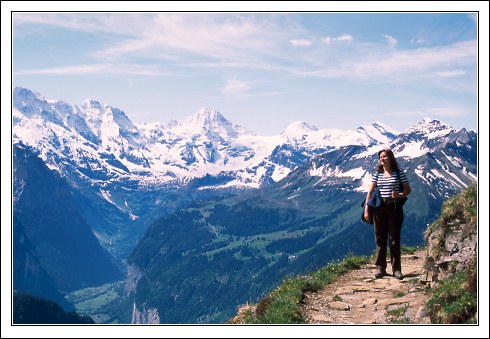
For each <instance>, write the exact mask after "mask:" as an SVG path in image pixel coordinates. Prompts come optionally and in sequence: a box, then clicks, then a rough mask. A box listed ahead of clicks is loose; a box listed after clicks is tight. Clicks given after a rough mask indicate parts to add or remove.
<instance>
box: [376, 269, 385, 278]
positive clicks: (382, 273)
mask: <svg viewBox="0 0 490 339" xmlns="http://www.w3.org/2000/svg"><path fill="white" fill-rule="evenodd" d="M385 275H386V271H385V270H384V269H382V268H378V270H377V271H376V274H375V275H374V277H375V278H376V279H381V278H383V277H384V276H385Z"/></svg>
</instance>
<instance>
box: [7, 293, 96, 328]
mask: <svg viewBox="0 0 490 339" xmlns="http://www.w3.org/2000/svg"><path fill="white" fill-rule="evenodd" d="M13 323H14V324H94V323H95V322H94V321H93V319H92V318H90V317H87V316H80V315H78V314H77V313H76V312H65V311H64V310H63V309H62V308H61V306H59V305H58V304H57V303H55V302H53V301H50V300H46V299H43V298H39V297H35V296H32V295H29V294H24V293H14V298H13Z"/></svg>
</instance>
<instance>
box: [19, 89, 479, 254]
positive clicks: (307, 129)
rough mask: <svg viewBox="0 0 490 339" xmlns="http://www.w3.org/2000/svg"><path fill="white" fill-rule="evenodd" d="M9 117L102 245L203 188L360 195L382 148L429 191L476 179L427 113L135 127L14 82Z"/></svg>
mask: <svg viewBox="0 0 490 339" xmlns="http://www.w3.org/2000/svg"><path fill="white" fill-rule="evenodd" d="M12 122H13V142H14V143H16V142H19V143H22V144H25V145H27V146H29V147H31V148H32V149H33V150H34V151H35V152H36V153H37V154H38V155H39V157H41V158H42V160H43V161H44V162H45V164H46V165H47V166H48V167H49V168H50V169H52V170H55V171H57V172H58V173H60V175H61V176H62V177H64V178H66V179H67V181H68V183H69V184H70V186H71V187H72V190H73V194H74V195H75V200H76V202H77V204H78V206H79V209H80V213H81V214H82V216H83V217H84V218H85V219H86V220H87V222H88V224H89V225H91V227H92V228H93V229H94V231H95V233H96V234H97V236H98V238H99V241H101V242H103V243H106V244H114V243H116V244H117V243H118V241H120V242H121V241H123V240H121V239H120V238H121V237H122V236H123V235H121V232H123V233H124V232H134V234H133V236H134V237H135V238H138V237H139V236H141V234H142V232H143V231H144V230H145V228H146V227H147V226H148V222H150V221H151V220H154V219H155V218H156V217H159V216H162V215H163V214H165V213H169V212H172V211H173V210H175V209H178V208H181V207H182V206H185V205H186V204H189V203H191V201H192V199H193V198H195V197H196V194H197V195H199V194H204V195H205V194H207V193H206V192H207V191H213V190H214V191H216V190H217V189H232V190H234V189H244V188H247V189H249V188H263V187H267V186H269V185H272V184H274V183H276V182H279V181H281V180H286V177H287V180H286V181H287V182H291V180H293V179H294V178H295V177H296V176H301V177H305V176H307V177H312V178H318V180H317V181H318V185H319V186H321V185H326V184H329V183H335V184H339V183H344V184H345V185H344V186H342V187H343V188H342V189H345V190H351V191H357V192H363V191H365V190H366V189H367V187H368V186H369V181H370V174H371V173H372V171H373V168H374V164H376V162H377V159H376V155H377V152H378V151H379V150H380V149H381V148H384V147H390V148H392V149H393V150H394V152H395V155H396V156H397V158H398V159H400V161H401V162H402V164H403V165H405V168H406V170H407V172H408V174H409V175H416V176H418V177H419V178H420V179H421V180H422V181H423V182H424V184H426V185H430V186H431V189H433V190H434V191H433V192H432V193H431V194H434V196H441V195H443V196H444V195H447V194H449V193H450V192H454V191H455V190H457V189H460V188H462V187H465V185H467V184H468V182H470V181H474V180H476V178H477V173H476V155H475V154H476V133H475V132H471V131H469V132H468V131H466V130H464V129H463V130H460V131H456V130H454V129H453V128H451V127H450V126H447V125H445V124H444V123H442V122H439V121H437V120H431V119H425V120H424V121H422V122H421V123H419V124H417V125H415V126H413V127H412V128H410V129H408V130H407V131H405V132H403V133H398V132H397V131H395V130H393V129H391V128H390V127H388V126H386V125H383V124H382V123H380V122H376V123H373V124H372V125H368V126H361V127H359V128H358V129H357V130H355V131H346V130H336V129H318V128H317V127H315V126H311V125H309V124H308V123H305V122H293V123H291V124H290V125H289V126H287V127H286V128H285V129H284V131H283V132H282V133H281V134H280V135H277V136H259V135H256V134H254V133H252V132H250V131H248V130H246V129H245V128H244V127H241V126H237V125H235V124H233V123H232V122H230V121H228V120H227V119H226V118H225V117H224V116H223V115H222V114H221V113H219V112H217V111H215V110H212V109H208V108H203V109H201V110H199V111H198V112H196V113H194V114H193V115H191V116H189V117H188V118H186V119H184V120H182V121H170V122H168V123H162V122H155V123H146V124H135V123H133V122H132V121H131V120H130V119H129V118H128V116H127V115H126V114H125V113H124V112H123V111H122V110H120V109H117V108H115V107H111V106H109V105H106V104H102V103H100V102H97V101H94V100H85V101H84V102H83V103H82V104H81V105H72V104H69V103H66V102H63V101H58V100H45V99H44V98H43V97H42V96H41V95H40V94H37V93H34V92H32V91H30V90H28V89H25V88H20V87H18V88H15V89H14V90H13V107H12ZM304 166H307V168H304ZM300 168H302V169H305V170H301V171H299V169H300ZM293 172H294V173H293ZM315 180H316V179H315ZM185 185H187V187H185ZM182 188H183V189H182ZM199 191H202V192H201V193H199ZM221 191H223V190H221ZM448 192H449V193H448ZM136 224H137V226H135V225H136ZM130 225H131V227H128V226H130ZM122 229H124V231H121V230H122ZM136 230H137V231H136ZM126 235H127V234H126ZM126 235H124V236H126ZM135 238H132V240H131V241H128V240H124V241H125V242H126V244H125V245H124V246H126V247H127V248H130V245H129V243H132V242H133V241H135V240H134V239H135ZM116 246H119V245H116Z"/></svg>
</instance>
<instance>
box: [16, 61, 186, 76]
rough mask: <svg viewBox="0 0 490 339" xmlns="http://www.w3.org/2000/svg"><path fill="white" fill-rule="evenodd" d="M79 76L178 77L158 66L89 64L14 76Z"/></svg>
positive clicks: (17, 71) (25, 72)
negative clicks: (129, 75) (130, 75)
mask: <svg viewBox="0 0 490 339" xmlns="http://www.w3.org/2000/svg"><path fill="white" fill-rule="evenodd" d="M78 74H86V75H88V74H99V75H100V74H132V75H144V76H177V75H178V74H176V73H170V72H165V71H162V70H161V69H160V66H158V65H134V64H89V65H76V66H63V67H51V68H40V69H32V70H29V69H23V70H16V71H14V72H13V75H78Z"/></svg>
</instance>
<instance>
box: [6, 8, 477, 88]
mask: <svg viewBox="0 0 490 339" xmlns="http://www.w3.org/2000/svg"><path fill="white" fill-rule="evenodd" d="M284 18H285V16H281V15H244V14H236V15H230V14H229V13H205V14H203V13H76V14H73V13H36V14H31V13H15V16H14V20H13V24H14V33H15V32H16V31H19V30H22V28H23V27H24V28H26V27H27V26H29V25H28V24H44V25H52V26H59V27H64V28H70V29H72V30H79V31H84V32H88V33H94V34H99V33H100V32H104V33H107V35H106V36H105V37H106V39H105V41H106V45H104V46H103V47H102V48H99V49H98V50H95V51H90V53H91V55H90V59H89V60H90V61H92V60H97V62H95V63H91V62H90V61H87V62H85V63H84V64H82V65H79V66H76V65H74V66H66V67H54V68H41V69H31V70H26V69H24V70H15V73H14V74H15V75H21V74H24V75H25V74H60V75H61V74H104V73H110V74H113V73H114V74H140V75H148V76H154V75H169V74H170V75H177V73H180V74H186V75H188V74H189V73H188V72H190V71H199V72H200V71H202V70H203V69H213V71H214V70H216V72H219V71H220V70H227V71H230V70H231V71H233V72H237V74H238V72H240V71H242V70H260V71H267V72H275V73H281V74H286V75H301V76H312V77H323V78H346V79H357V80H372V81H377V82H383V81H390V82H392V81H409V80H414V79H421V78H424V79H427V77H428V76H432V75H435V76H436V77H439V78H444V77H445V78H447V77H449V76H452V77H456V76H465V75H467V71H466V69H467V68H470V69H474V68H475V64H476V59H477V55H476V51H477V46H476V41H465V42H458V43H455V44H452V45H447V46H438V47H432V48H418V49H410V50H407V49H395V48H387V47H386V45H383V44H381V43H379V44H373V43H371V44H368V43H364V42H362V41H358V40H357V39H356V40H354V37H353V36H352V35H350V34H340V35H336V36H324V37H319V36H318V35H315V33H314V32H309V31H308V30H307V29H305V28H303V27H301V25H300V24H299V22H297V21H294V19H291V17H288V19H287V20H289V21H288V22H287V25H285V24H284V23H285V21H284V20H286V19H284ZM295 36H307V37H309V38H304V39H295V38H294V37H295ZM310 37H311V38H310ZM383 37H384V39H385V42H386V43H387V44H388V47H395V46H397V43H398V42H397V40H396V39H395V38H394V37H393V36H391V35H388V34H385V35H384V36H383ZM318 42H320V44H319V43H318ZM335 42H338V43H335ZM422 42H423V40H420V39H419V40H412V44H419V43H422ZM315 43H316V45H315ZM345 43H348V44H345ZM291 45H292V46H294V47H310V48H293V49H291ZM325 45H329V46H328V48H326V46H325ZM87 53H89V52H87ZM135 60H138V61H137V63H136V61H135ZM146 63H149V65H147V64H146ZM168 70H171V71H168ZM172 73H173V74H172ZM429 81H430V79H429ZM247 86H248V87H247ZM250 86H251V84H249V83H246V82H243V81H240V80H237V79H234V80H233V79H232V80H229V82H227V83H226V84H225V86H224V87H223V88H222V90H221V93H223V94H224V95H231V94H233V93H235V94H236V93H239V92H242V93H243V92H244V91H246V90H249V89H250Z"/></svg>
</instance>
